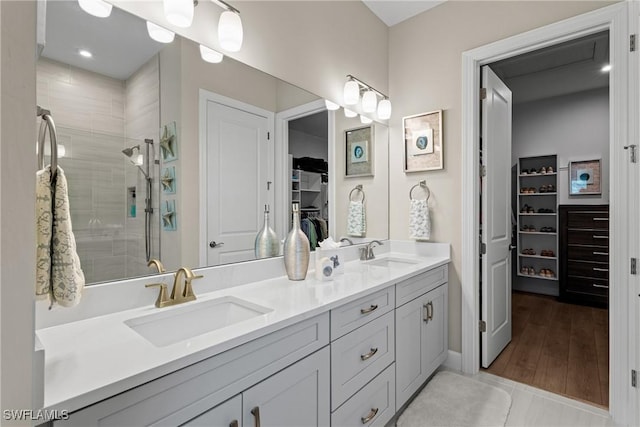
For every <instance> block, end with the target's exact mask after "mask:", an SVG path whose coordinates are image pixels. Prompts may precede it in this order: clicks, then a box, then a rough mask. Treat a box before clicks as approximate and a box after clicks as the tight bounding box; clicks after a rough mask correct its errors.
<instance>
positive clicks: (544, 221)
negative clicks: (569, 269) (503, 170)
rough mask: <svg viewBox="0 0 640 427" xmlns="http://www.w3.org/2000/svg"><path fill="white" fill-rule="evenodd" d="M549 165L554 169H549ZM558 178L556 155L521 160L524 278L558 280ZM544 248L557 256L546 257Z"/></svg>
mask: <svg viewBox="0 0 640 427" xmlns="http://www.w3.org/2000/svg"><path fill="white" fill-rule="evenodd" d="M549 167H551V168H552V171H553V172H550V171H547V170H548V168H549ZM543 168H544V170H545V172H543ZM557 177H558V162H557V156H556V155H548V156H536V157H521V158H520V159H519V161H518V188H517V189H516V191H517V192H518V215H517V218H518V221H517V222H518V270H517V271H518V273H517V274H518V276H520V277H527V278H532V279H540V280H550V281H556V282H557V281H558V232H557V230H558V193H557V185H558V182H557V181H558V179H557ZM549 188H551V189H549ZM540 210H542V212H540ZM531 211H533V212H531ZM542 230H550V231H542ZM542 251H547V253H548V252H549V251H551V252H552V253H553V256H544V255H542ZM545 273H546V274H545Z"/></svg>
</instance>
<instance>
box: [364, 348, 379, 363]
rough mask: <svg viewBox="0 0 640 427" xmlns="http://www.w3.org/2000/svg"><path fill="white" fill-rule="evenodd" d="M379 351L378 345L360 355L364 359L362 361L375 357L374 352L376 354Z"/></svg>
mask: <svg viewBox="0 0 640 427" xmlns="http://www.w3.org/2000/svg"><path fill="white" fill-rule="evenodd" d="M377 352H378V347H376V348H372V349H371V351H370V352H369V353H367V354H361V355H360V359H362V361H365V360H369V359H371V358H372V357H373V355H374V354H376V353H377Z"/></svg>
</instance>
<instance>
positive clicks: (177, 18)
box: [164, 0, 193, 28]
mask: <svg viewBox="0 0 640 427" xmlns="http://www.w3.org/2000/svg"><path fill="white" fill-rule="evenodd" d="M164 16H165V18H167V21H169V22H170V23H172V24H173V25H175V26H176V27H181V28H187V27H189V26H190V25H191V22H193V0H164Z"/></svg>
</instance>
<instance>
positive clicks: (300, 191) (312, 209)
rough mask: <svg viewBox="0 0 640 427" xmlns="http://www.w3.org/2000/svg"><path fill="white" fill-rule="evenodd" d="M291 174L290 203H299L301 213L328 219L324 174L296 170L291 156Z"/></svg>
mask: <svg viewBox="0 0 640 427" xmlns="http://www.w3.org/2000/svg"><path fill="white" fill-rule="evenodd" d="M290 172H291V184H290V193H291V195H290V197H291V200H290V202H291V203H298V204H299V205H300V212H302V213H311V214H317V215H318V216H320V217H322V218H324V219H327V218H326V211H327V209H326V205H327V200H326V198H327V183H326V182H323V179H322V175H323V174H322V173H321V172H310V171H305V170H302V169H294V168H293V157H292V156H290ZM325 175H326V174H325ZM325 181H326V179H325ZM291 203H289V205H291Z"/></svg>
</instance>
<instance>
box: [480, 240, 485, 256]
mask: <svg viewBox="0 0 640 427" xmlns="http://www.w3.org/2000/svg"><path fill="white" fill-rule="evenodd" d="M480 252H482V255H486V254H487V244H486V243H480Z"/></svg>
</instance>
